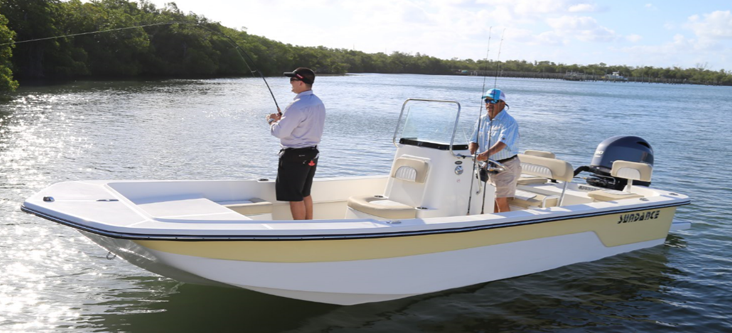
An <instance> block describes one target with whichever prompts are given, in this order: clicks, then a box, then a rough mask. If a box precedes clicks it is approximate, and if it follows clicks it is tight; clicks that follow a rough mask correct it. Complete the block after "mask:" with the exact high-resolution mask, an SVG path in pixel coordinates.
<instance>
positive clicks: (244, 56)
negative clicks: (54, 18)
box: [0, 21, 282, 115]
mask: <svg viewBox="0 0 732 333" xmlns="http://www.w3.org/2000/svg"><path fill="white" fill-rule="evenodd" d="M173 24H186V25H194V26H197V27H201V28H204V29H206V30H208V31H211V32H214V33H217V34H219V35H221V36H224V37H226V39H227V41H228V42H229V44H231V45H232V46H233V47H234V49H235V50H236V53H237V54H239V57H240V58H241V60H242V61H243V62H244V65H246V66H247V69H249V72H250V73H251V74H252V76H256V74H259V77H261V78H262V80H264V84H265V85H266V86H267V90H269V94H270V96H272V100H273V101H274V103H275V106H276V107H277V113H279V114H280V115H282V112H281V111H280V106H279V104H278V103H277V99H276V98H275V95H274V93H272V88H270V87H269V83H268V82H267V79H265V78H264V75H263V74H262V72H261V71H260V70H259V69H256V68H255V69H252V67H250V66H249V63H250V62H251V63H254V60H252V58H251V57H250V56H249V54H247V53H246V52H245V51H244V50H242V49H241V47H239V45H238V44H237V43H236V41H235V40H234V39H232V38H231V37H229V36H228V35H227V34H225V33H223V32H221V31H218V30H215V29H212V28H210V27H207V26H205V25H203V24H202V23H200V22H195V23H194V22H182V21H171V22H162V23H151V24H141V25H134V26H129V27H123V28H115V29H107V30H96V31H87V32H81V33H75V34H66V35H59V36H52V37H43V38H34V39H26V40H21V41H10V42H5V43H0V46H5V45H15V44H23V43H32V42H40V41H44V40H52V39H59V38H68V37H76V36H83V35H93V34H101V33H105V32H113V31H121V30H129V29H136V28H144V27H151V26H159V25H173ZM247 59H249V61H247Z"/></svg>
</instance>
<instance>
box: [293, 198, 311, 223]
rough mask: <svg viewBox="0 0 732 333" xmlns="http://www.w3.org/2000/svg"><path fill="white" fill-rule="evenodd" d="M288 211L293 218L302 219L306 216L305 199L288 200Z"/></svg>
mask: <svg viewBox="0 0 732 333" xmlns="http://www.w3.org/2000/svg"><path fill="white" fill-rule="evenodd" d="M290 212H292V218H293V219H294V220H304V219H305V218H306V217H307V215H306V214H307V213H306V210H305V201H290Z"/></svg>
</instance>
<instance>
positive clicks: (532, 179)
mask: <svg viewBox="0 0 732 333" xmlns="http://www.w3.org/2000/svg"><path fill="white" fill-rule="evenodd" d="M524 155H532V156H539V157H546V158H556V155H554V153H552V152H549V151H543V150H530V149H527V150H526V151H524ZM546 181H547V179H546V178H544V177H539V176H532V175H528V174H525V173H521V177H520V178H519V180H518V182H517V183H516V184H518V185H531V184H544V183H546Z"/></svg>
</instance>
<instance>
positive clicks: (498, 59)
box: [476, 28, 506, 214]
mask: <svg viewBox="0 0 732 333" xmlns="http://www.w3.org/2000/svg"><path fill="white" fill-rule="evenodd" d="M505 35H506V28H503V32H502V33H501V42H500V43H499V44H498V56H496V62H497V63H498V65H497V66H496V76H495V79H494V80H493V89H494V90H493V91H494V93H495V89H496V87H497V86H498V75H499V74H500V68H501V48H503V37H504V36H505ZM484 89H485V88H484ZM494 99H495V98H494ZM488 118H490V115H489V116H488ZM492 137H493V119H490V121H489V122H488V150H490V149H491V146H492V144H491V138H492ZM476 152H477V151H476ZM490 159H491V156H490V154H489V155H488V159H487V160H486V162H487V163H490ZM476 160H477V158H476ZM486 166H487V165H486ZM487 182H488V179H486V180H485V182H484V184H483V189H484V190H483V205H481V207H480V213H481V214H483V212H485V192H487V191H485V188H486V185H485V183H487ZM494 206H495V205H494ZM494 213H495V212H494Z"/></svg>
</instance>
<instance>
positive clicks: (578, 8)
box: [569, 3, 597, 13]
mask: <svg viewBox="0 0 732 333" xmlns="http://www.w3.org/2000/svg"><path fill="white" fill-rule="evenodd" d="M596 10H597V6H595V5H591V4H587V3H581V4H577V5H574V6H570V7H569V12H570V13H581V12H594V11H596Z"/></svg>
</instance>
